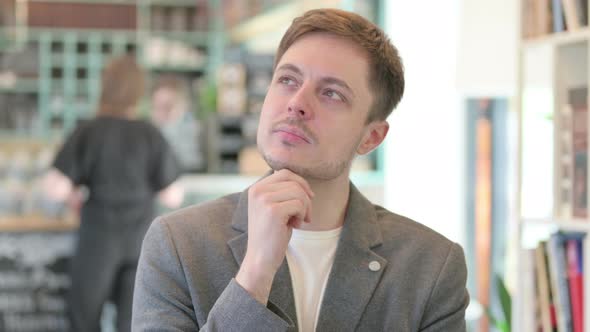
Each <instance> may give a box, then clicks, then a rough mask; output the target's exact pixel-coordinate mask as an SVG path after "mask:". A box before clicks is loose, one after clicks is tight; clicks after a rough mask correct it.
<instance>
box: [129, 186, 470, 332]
mask: <svg viewBox="0 0 590 332" xmlns="http://www.w3.org/2000/svg"><path fill="white" fill-rule="evenodd" d="M247 199H248V194H247V190H246V191H244V192H242V193H236V194H232V195H229V196H226V197H223V198H220V199H217V200H214V201H210V202H207V203H204V204H201V205H197V206H191V207H188V208H185V209H182V210H179V211H177V212H174V213H171V214H169V215H167V216H164V217H160V218H158V219H156V220H155V221H154V222H153V223H152V225H151V227H150V229H149V231H148V233H147V235H146V237H145V239H144V242H143V248H142V253H141V258H140V261H139V267H138V271H137V278H136V284H135V294H134V301H133V323H132V326H133V327H132V330H133V331H196V330H199V329H200V330H202V331H297V330H298V327H297V318H296V312H295V304H294V301H293V290H292V287H291V277H290V275H289V268H288V265H287V261H286V260H285V261H284V262H283V265H282V267H281V268H280V269H279V271H278V272H277V274H276V276H275V279H274V282H273V285H272V289H271V293H270V297H269V302H268V304H267V305H266V306H264V305H262V304H261V303H259V302H257V301H256V300H254V299H253V298H252V297H251V296H250V295H249V294H248V293H247V292H246V291H245V290H244V289H243V288H242V287H241V286H240V285H239V284H238V283H237V282H236V281H235V279H233V278H234V276H235V275H236V274H237V272H238V268H239V266H240V263H241V262H242V260H243V258H244V255H245V253H246V244H247V237H248V233H247V230H248V218H247V216H248V202H247ZM374 262H378V263H379V264H376V263H374ZM370 263H371V268H369V264H370ZM375 270H376V271H375ZM466 278H467V269H466V266H465V258H464V255H463V251H462V249H461V247H460V246H459V245H457V244H455V243H453V242H451V241H449V240H448V239H446V238H445V237H443V236H442V235H440V234H438V233H436V232H434V231H433V230H431V229H429V228H427V227H425V226H423V225H421V224H418V223H416V222H414V221H412V220H409V219H407V218H404V217H402V216H399V215H396V214H393V213H391V212H389V211H387V210H385V209H384V208H382V207H379V206H376V205H373V204H372V203H371V202H369V201H368V200H367V199H366V198H365V197H364V196H363V195H362V194H361V193H360V192H359V191H358V190H357V189H356V188H355V187H354V185H352V184H351V190H350V198H349V204H348V210H347V213H346V218H345V221H344V227H343V230H342V234H341V238H340V240H339V243H338V248H337V250H336V256H335V260H334V265H333V267H332V270H331V272H330V276H329V279H328V284H327V286H326V290H325V292H324V299H323V302H322V305H321V309H320V315H319V321H318V323H317V331H429V332H430V331H465V308H466V307H467V304H468V303H469V295H468V293H467V290H466V288H465V285H466Z"/></svg>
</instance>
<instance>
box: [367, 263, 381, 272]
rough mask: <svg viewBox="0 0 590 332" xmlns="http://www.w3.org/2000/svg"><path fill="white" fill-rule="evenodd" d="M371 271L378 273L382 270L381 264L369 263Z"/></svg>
mask: <svg viewBox="0 0 590 332" xmlns="http://www.w3.org/2000/svg"><path fill="white" fill-rule="evenodd" d="M369 270H371V271H373V272H377V271H379V270H381V264H380V263H379V262H377V261H371V263H369Z"/></svg>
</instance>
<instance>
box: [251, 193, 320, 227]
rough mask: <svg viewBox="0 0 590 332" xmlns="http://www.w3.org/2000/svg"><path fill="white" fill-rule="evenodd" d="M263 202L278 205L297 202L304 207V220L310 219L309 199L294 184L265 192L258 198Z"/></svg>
mask: <svg viewBox="0 0 590 332" xmlns="http://www.w3.org/2000/svg"><path fill="white" fill-rule="evenodd" d="M259 198H260V199H262V200H263V201H266V202H270V203H280V202H286V201H290V200H299V201H301V203H302V204H303V207H304V211H303V212H304V214H305V215H304V219H305V220H306V221H310V218H311V198H310V197H309V196H308V195H307V193H306V192H305V191H303V189H302V188H301V187H300V186H299V185H297V184H295V185H294V186H285V187H284V188H282V189H281V190H279V191H273V192H267V193H265V194H264V195H263V196H260V197H259Z"/></svg>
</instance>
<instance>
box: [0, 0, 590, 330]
mask: <svg viewBox="0 0 590 332" xmlns="http://www.w3.org/2000/svg"><path fill="white" fill-rule="evenodd" d="M320 7H336V8H341V9H345V10H349V11H354V12H357V13H359V14H361V15H363V16H364V17H366V18H368V19H370V20H372V21H373V22H375V23H376V24H377V25H379V26H380V27H382V28H383V29H384V30H385V32H386V33H387V34H388V35H389V36H390V37H391V40H392V42H393V43H394V45H396V46H397V48H398V49H399V51H400V54H401V56H402V59H403V61H404V65H405V68H406V92H405V95H404V98H403V99H402V101H401V103H400V105H399V107H398V109H396V110H395V111H394V112H393V114H392V115H391V117H390V119H389V122H390V125H391V128H390V131H389V135H388V138H387V140H386V141H385V143H384V144H383V145H382V146H381V147H380V148H378V149H377V150H376V151H374V152H373V153H371V154H370V155H368V156H361V157H358V158H357V159H356V160H355V162H354V166H353V174H352V176H351V178H352V181H353V182H354V183H355V184H356V185H357V186H358V187H359V188H360V189H361V191H362V192H363V193H364V194H365V195H366V196H367V197H369V198H370V199H371V200H373V201H374V202H376V203H377V204H380V205H383V206H385V207H386V208H388V209H391V210H392V211H394V212H396V213H399V214H402V215H405V216H408V217H410V218H412V219H415V220H417V221H419V222H421V223H424V224H425V225H427V226H429V227H431V228H433V229H435V230H437V231H439V232H441V233H442V234H444V235H445V236H447V237H449V238H450V239H451V240H453V241H456V242H458V243H459V244H461V245H462V246H463V248H464V250H465V253H466V257H467V263H468V269H469V280H468V287H469V291H470V294H471V297H472V301H471V305H470V307H469V309H468V312H467V320H468V327H469V330H470V331H509V330H512V331H539V330H542V331H554V330H557V331H560V332H561V331H576V332H578V331H590V326H589V325H590V323H588V322H586V326H585V330H584V329H583V328H584V321H583V320H584V318H587V319H586V320H588V319H590V318H588V317H590V305H588V304H587V299H588V298H590V284H589V281H590V278H589V277H588V274H587V273H584V272H585V271H584V264H583V263H589V262H590V258H589V257H590V249H589V248H590V245H588V244H586V241H587V240H586V239H585V236H584V235H585V234H586V233H587V232H588V231H589V230H590V223H589V220H588V214H587V206H588V195H587V187H588V178H587V176H586V174H587V170H588V164H587V161H586V160H587V151H588V144H587V141H588V117H587V115H586V114H587V108H588V107H587V105H588V94H587V87H588V81H589V79H590V71H589V67H588V59H589V55H590V52H589V51H588V47H589V42H590V29H589V28H588V11H589V9H588V1H587V0H518V1H512V0H495V1H494V0H449V1H436V0H426V1H419V2H418V1H403V0H390V1H385V0H316V1H310V0H289V1H288V0H282V1H281V0H275V1H271V0H243V1H238V0H137V1H133V0H0V331H63V330H66V329H67V324H68V323H67V321H66V319H65V317H64V310H65V309H64V307H65V302H64V300H63V296H64V294H65V293H66V292H67V289H68V287H69V279H68V275H67V273H66V269H67V268H66V266H67V262H68V259H69V257H70V256H71V252H72V250H73V249H72V248H73V243H74V242H75V237H76V235H75V234H76V232H75V231H76V229H77V225H78V220H77V215H76V212H75V211H72V210H70V209H69V208H68V207H67V206H66V205H65V204H59V203H54V202H51V201H48V200H47V199H46V198H44V196H43V195H42V194H41V188H40V187H41V186H40V177H41V175H42V174H44V172H45V171H46V170H47V168H48V167H49V166H50V164H51V162H52V161H53V158H54V156H55V153H56V149H57V148H59V146H60V144H61V142H63V140H64V139H65V137H67V135H68V134H69V133H70V132H71V131H72V130H73V129H74V128H75V127H76V126H77V125H78V124H80V123H82V122H84V121H87V120H89V119H91V118H92V117H93V116H94V112H95V110H96V105H97V101H98V98H99V95H100V91H99V90H100V75H101V70H102V68H103V65H104V64H106V63H107V62H108V61H109V59H110V58H112V57H114V56H117V55H122V54H131V55H133V56H134V57H136V59H137V60H138V61H139V63H141V64H142V65H143V66H144V68H146V70H147V72H148V84H147V86H146V91H145V97H144V98H143V100H142V103H141V107H140V114H141V117H142V118H143V119H146V120H149V121H151V122H152V123H154V124H155V125H156V126H157V127H158V128H160V129H161V131H162V133H163V134H164V136H165V137H166V139H167V140H168V141H169V143H170V144H171V145H172V146H173V148H174V150H175V151H176V152H177V155H178V157H179V158H180V161H181V164H182V168H183V171H184V172H183V176H182V177H181V179H180V184H181V185H182V186H183V187H184V188H185V190H186V192H187V196H186V199H185V201H184V205H191V204H195V203H198V202H201V201H203V200H206V199H211V198H215V197H219V196H221V195H224V194H227V193H231V192H235V191H241V190H243V189H244V188H246V187H247V186H248V185H250V184H251V183H253V182H254V181H255V180H256V179H258V177H259V176H260V175H261V174H264V172H265V171H266V170H267V166H266V164H265V163H264V161H263V160H262V159H261V158H260V156H259V155H258V152H257V150H256V148H255V133H256V127H257V121H258V113H259V111H260V108H261V105H262V102H263V100H264V96H265V93H266V88H267V86H268V84H269V82H270V80H271V77H272V64H273V56H274V52H275V51H276V48H277V46H278V43H279V40H280V38H281V36H282V34H283V33H284V31H286V29H287V27H288V26H289V24H290V22H291V20H292V19H293V18H294V17H296V16H298V15H300V14H301V13H303V12H304V11H305V10H308V9H312V8H320ZM326 56H327V57H331V56H335V55H332V54H326ZM166 88H168V89H167V90H166ZM162 90H165V92H162ZM166 91H167V92H166ZM170 91H172V92H170ZM161 212H162V213H163V212H166V209H164V208H163V207H162V208H161ZM586 266H588V264H586ZM584 304H586V305H584ZM112 315H113V312H112V308H110V307H109V306H106V307H105V310H104V313H103V330H105V331H110V330H112V329H113V327H112V323H111V322H112Z"/></svg>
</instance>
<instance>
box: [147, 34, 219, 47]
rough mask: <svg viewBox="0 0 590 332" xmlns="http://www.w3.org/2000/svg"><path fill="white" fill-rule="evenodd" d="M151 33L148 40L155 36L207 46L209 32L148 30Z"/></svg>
mask: <svg viewBox="0 0 590 332" xmlns="http://www.w3.org/2000/svg"><path fill="white" fill-rule="evenodd" d="M146 33H148V34H149V38H146V40H147V41H149V40H150V39H153V38H163V39H170V40H178V41H182V42H185V43H188V44H191V45H193V46H203V47H205V46H207V43H208V41H209V33H208V32H206V31H161V30H159V31H155V30H154V31H146Z"/></svg>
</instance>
